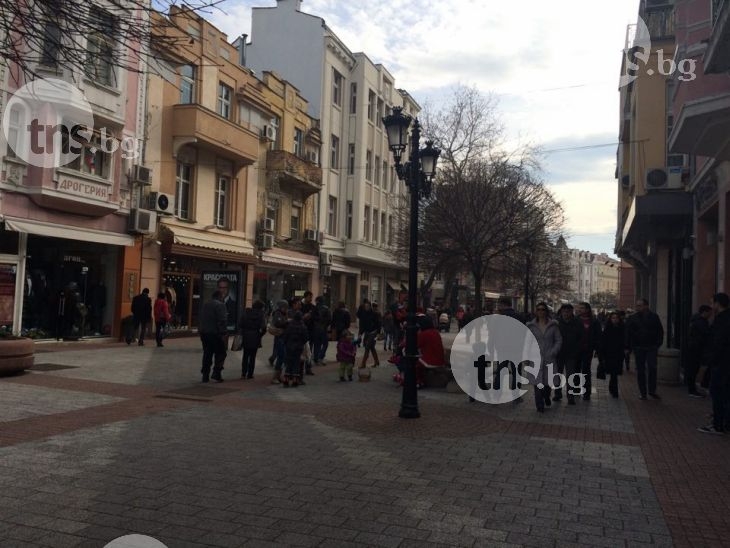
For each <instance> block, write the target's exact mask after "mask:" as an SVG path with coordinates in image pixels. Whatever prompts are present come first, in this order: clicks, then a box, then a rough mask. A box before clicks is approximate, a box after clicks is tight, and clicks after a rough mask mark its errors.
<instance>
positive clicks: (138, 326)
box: [134, 318, 149, 344]
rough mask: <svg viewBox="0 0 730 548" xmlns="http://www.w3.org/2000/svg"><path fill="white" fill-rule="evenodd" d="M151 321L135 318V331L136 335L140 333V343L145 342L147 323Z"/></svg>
mask: <svg viewBox="0 0 730 548" xmlns="http://www.w3.org/2000/svg"><path fill="white" fill-rule="evenodd" d="M148 323H149V320H142V319H140V318H134V333H135V335H136V334H137V333H139V337H138V339H137V341H138V342H139V344H144V334H145V331H147V324H148Z"/></svg>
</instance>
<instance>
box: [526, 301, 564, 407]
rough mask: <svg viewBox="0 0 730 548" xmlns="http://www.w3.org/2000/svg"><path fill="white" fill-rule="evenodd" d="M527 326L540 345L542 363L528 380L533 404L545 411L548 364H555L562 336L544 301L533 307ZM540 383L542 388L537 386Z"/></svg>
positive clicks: (548, 401) (548, 392)
mask: <svg viewBox="0 0 730 548" xmlns="http://www.w3.org/2000/svg"><path fill="white" fill-rule="evenodd" d="M527 328H528V329H529V330H530V331H531V332H532V334H533V335H534V336H535V339H536V340H537V344H538V346H539V347H540V357H541V358H542V363H541V364H540V368H539V369H538V373H537V374H536V375H535V379H534V380H533V379H530V382H533V383H534V386H535V406H536V407H537V411H538V412H539V413H543V412H544V411H545V407H550V405H551V401H550V387H549V385H548V383H549V381H550V379H548V375H547V366H548V364H555V362H556V360H557V356H558V352H560V346H561V345H562V343H563V338H562V337H561V335H560V326H559V325H558V322H557V321H555V320H553V319H551V318H550V316H549V313H548V307H547V304H545V303H538V305H537V306H536V307H535V319H533V320H532V321H530V322H528V323H527ZM539 384H541V385H542V388H538V385H539Z"/></svg>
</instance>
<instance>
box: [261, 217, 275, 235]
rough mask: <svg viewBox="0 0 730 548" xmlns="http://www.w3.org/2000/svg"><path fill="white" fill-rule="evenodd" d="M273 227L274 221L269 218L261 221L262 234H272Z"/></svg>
mask: <svg viewBox="0 0 730 548" xmlns="http://www.w3.org/2000/svg"><path fill="white" fill-rule="evenodd" d="M274 226H275V223H274V219H270V218H269V217H266V218H264V219H261V230H263V231H264V232H274Z"/></svg>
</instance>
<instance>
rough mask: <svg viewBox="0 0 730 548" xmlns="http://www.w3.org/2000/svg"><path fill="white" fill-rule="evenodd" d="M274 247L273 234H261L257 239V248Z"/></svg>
mask: <svg viewBox="0 0 730 548" xmlns="http://www.w3.org/2000/svg"><path fill="white" fill-rule="evenodd" d="M272 247H274V235H273V234H262V235H261V238H260V240H259V249H271V248H272Z"/></svg>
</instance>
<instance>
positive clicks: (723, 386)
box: [710, 367, 730, 431]
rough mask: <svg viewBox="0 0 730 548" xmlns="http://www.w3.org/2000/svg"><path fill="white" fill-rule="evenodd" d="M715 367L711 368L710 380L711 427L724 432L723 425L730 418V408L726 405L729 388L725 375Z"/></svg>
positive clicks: (729, 393)
mask: <svg viewBox="0 0 730 548" xmlns="http://www.w3.org/2000/svg"><path fill="white" fill-rule="evenodd" d="M723 373H724V371H722V370H721V369H719V368H717V367H713V368H712V379H711V380H710V395H711V396H712V425H713V426H714V427H715V430H719V431H724V430H725V425H726V423H727V421H728V419H729V418H730V413H729V411H730V406H729V405H728V403H729V402H728V397H729V396H730V387H728V378H727V373H725V374H723Z"/></svg>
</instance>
